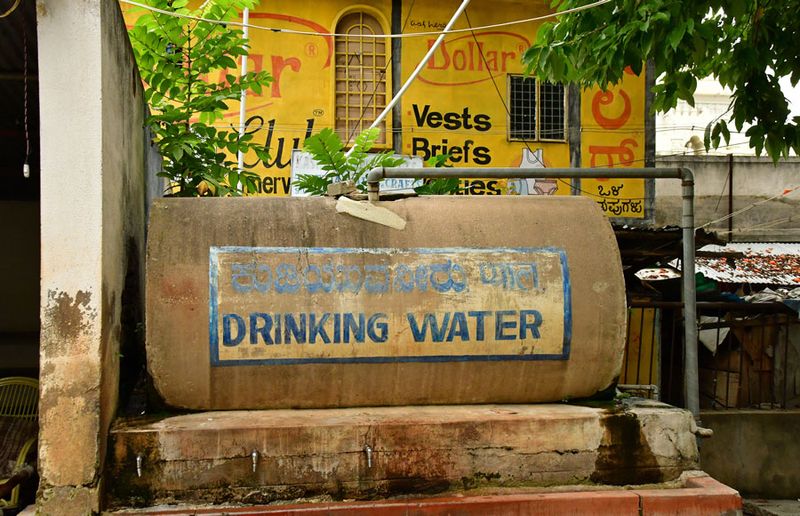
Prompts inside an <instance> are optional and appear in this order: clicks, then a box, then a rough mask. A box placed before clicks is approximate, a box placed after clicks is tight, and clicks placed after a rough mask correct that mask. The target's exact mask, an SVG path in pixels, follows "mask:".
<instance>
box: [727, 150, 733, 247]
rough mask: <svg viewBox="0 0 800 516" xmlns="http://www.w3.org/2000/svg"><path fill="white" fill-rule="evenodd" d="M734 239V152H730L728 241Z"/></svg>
mask: <svg viewBox="0 0 800 516" xmlns="http://www.w3.org/2000/svg"><path fill="white" fill-rule="evenodd" d="M731 241H733V154H728V242H731Z"/></svg>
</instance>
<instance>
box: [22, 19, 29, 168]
mask: <svg viewBox="0 0 800 516" xmlns="http://www.w3.org/2000/svg"><path fill="white" fill-rule="evenodd" d="M22 52H23V59H22V63H23V64H22V66H23V71H22V97H23V101H22V102H23V120H22V123H23V127H24V129H25V161H24V162H23V164H22V176H23V177H24V178H25V179H28V178H29V177H31V165H30V163H29V160H30V156H31V136H30V128H29V127H28V31H27V30H26V29H25V24H24V23H23V24H22Z"/></svg>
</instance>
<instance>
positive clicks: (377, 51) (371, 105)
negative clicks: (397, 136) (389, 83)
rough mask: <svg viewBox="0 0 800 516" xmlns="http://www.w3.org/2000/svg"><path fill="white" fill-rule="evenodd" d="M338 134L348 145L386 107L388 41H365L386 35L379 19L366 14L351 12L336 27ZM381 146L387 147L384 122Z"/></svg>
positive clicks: (379, 140)
mask: <svg viewBox="0 0 800 516" xmlns="http://www.w3.org/2000/svg"><path fill="white" fill-rule="evenodd" d="M336 33H337V34H346V36H340V37H337V38H336V41H335V62H336V132H337V133H338V134H339V137H340V138H341V139H342V141H343V142H345V143H346V144H349V143H351V140H353V139H355V137H356V136H357V135H358V133H359V132H361V131H362V130H364V129H367V128H368V127H369V126H370V125H371V124H372V122H373V121H374V120H375V119H376V118H377V117H378V115H379V114H380V113H381V111H383V109H384V108H385V107H386V73H385V70H386V42H385V41H379V40H376V39H372V38H362V37H361V36H362V35H364V34H382V33H383V29H382V28H381V26H380V23H379V22H378V20H376V19H375V18H374V17H372V16H370V15H369V14H366V13H363V12H355V13H350V14H348V15H346V16H344V17H342V19H341V20H339V23H338V24H337V25H336ZM380 129H381V133H380V136H379V137H378V141H377V144H379V145H380V144H386V122H385V121H384V122H382V123H381V126H380Z"/></svg>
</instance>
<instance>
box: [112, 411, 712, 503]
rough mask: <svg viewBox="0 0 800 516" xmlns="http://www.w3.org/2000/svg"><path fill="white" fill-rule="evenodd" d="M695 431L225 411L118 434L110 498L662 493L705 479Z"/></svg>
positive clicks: (533, 419) (503, 416) (607, 415)
mask: <svg viewBox="0 0 800 516" xmlns="http://www.w3.org/2000/svg"><path fill="white" fill-rule="evenodd" d="M691 424H692V417H691V414H690V413H688V412H687V411H685V410H681V409H676V408H674V407H669V406H666V405H663V404H659V403H652V402H644V403H643V404H638V403H632V404H631V405H629V406H622V407H619V406H617V407H613V408H612V409H610V410H606V409H599V408H590V407H581V406H575V405H565V404H560V405H472V406H457V405H449V406H447V407H437V406H410V407H409V406H406V407H377V408H376V407H373V408H360V409H324V410H313V409H309V410H262V411H227V412H203V413H197V414H187V415H182V416H174V417H169V418H166V419H162V420H160V421H156V422H152V423H147V422H131V423H128V424H125V423H123V422H120V424H117V425H115V427H114V429H113V430H112V437H111V438H112V450H113V451H112V454H113V455H112V456H111V457H109V464H108V468H109V476H111V477H113V478H115V479H116V480H117V481H116V482H115V483H114V485H113V486H110V488H109V497H110V499H111V504H112V505H114V506H123V507H124V506H137V505H148V504H162V503H174V502H175V501H187V502H194V503H197V502H200V501H203V502H216V503H223V502H224V503H230V502H233V501H242V502H245V503H249V504H253V503H256V504H257V503H265V502H271V501H274V500H281V499H294V498H301V497H309V496H317V495H329V496H332V497H334V498H337V499H341V498H376V497H386V496H392V495H398V494H406V493H410V494H416V495H419V494H422V493H435V492H442V491H446V490H464V489H471V488H475V487H483V486H504V487H523V486H548V485H570V484H572V485H574V484H598V485H630V484H633V485H641V484H651V483H660V482H667V481H671V480H674V479H676V478H678V477H679V476H680V475H681V473H683V472H684V471H687V470H694V469H696V468H697V445H696V441H695V438H694V435H693V434H692V433H691ZM366 445H369V447H370V455H369V457H368V456H367V454H366V452H365V446H366ZM253 451H256V453H257V455H256V461H255V464H254V463H253V456H252V452H253ZM137 455H140V456H141V457H142V459H143V460H142V463H141V476H139V475H138V474H137V469H136V457H137Z"/></svg>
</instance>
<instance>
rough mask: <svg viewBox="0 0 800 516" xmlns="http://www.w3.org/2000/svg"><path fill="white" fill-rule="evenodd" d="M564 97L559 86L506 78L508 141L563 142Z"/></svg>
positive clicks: (528, 79) (530, 78) (564, 136)
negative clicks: (507, 83)
mask: <svg viewBox="0 0 800 516" xmlns="http://www.w3.org/2000/svg"><path fill="white" fill-rule="evenodd" d="M564 95H565V93H564V86H563V85H562V84H553V83H549V82H546V81H545V82H541V83H540V82H537V81H536V79H534V78H533V77H524V76H521V75H511V76H509V99H510V102H509V130H508V137H509V139H511V140H550V141H565V140H566V120H567V113H566V102H565V97H564Z"/></svg>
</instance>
